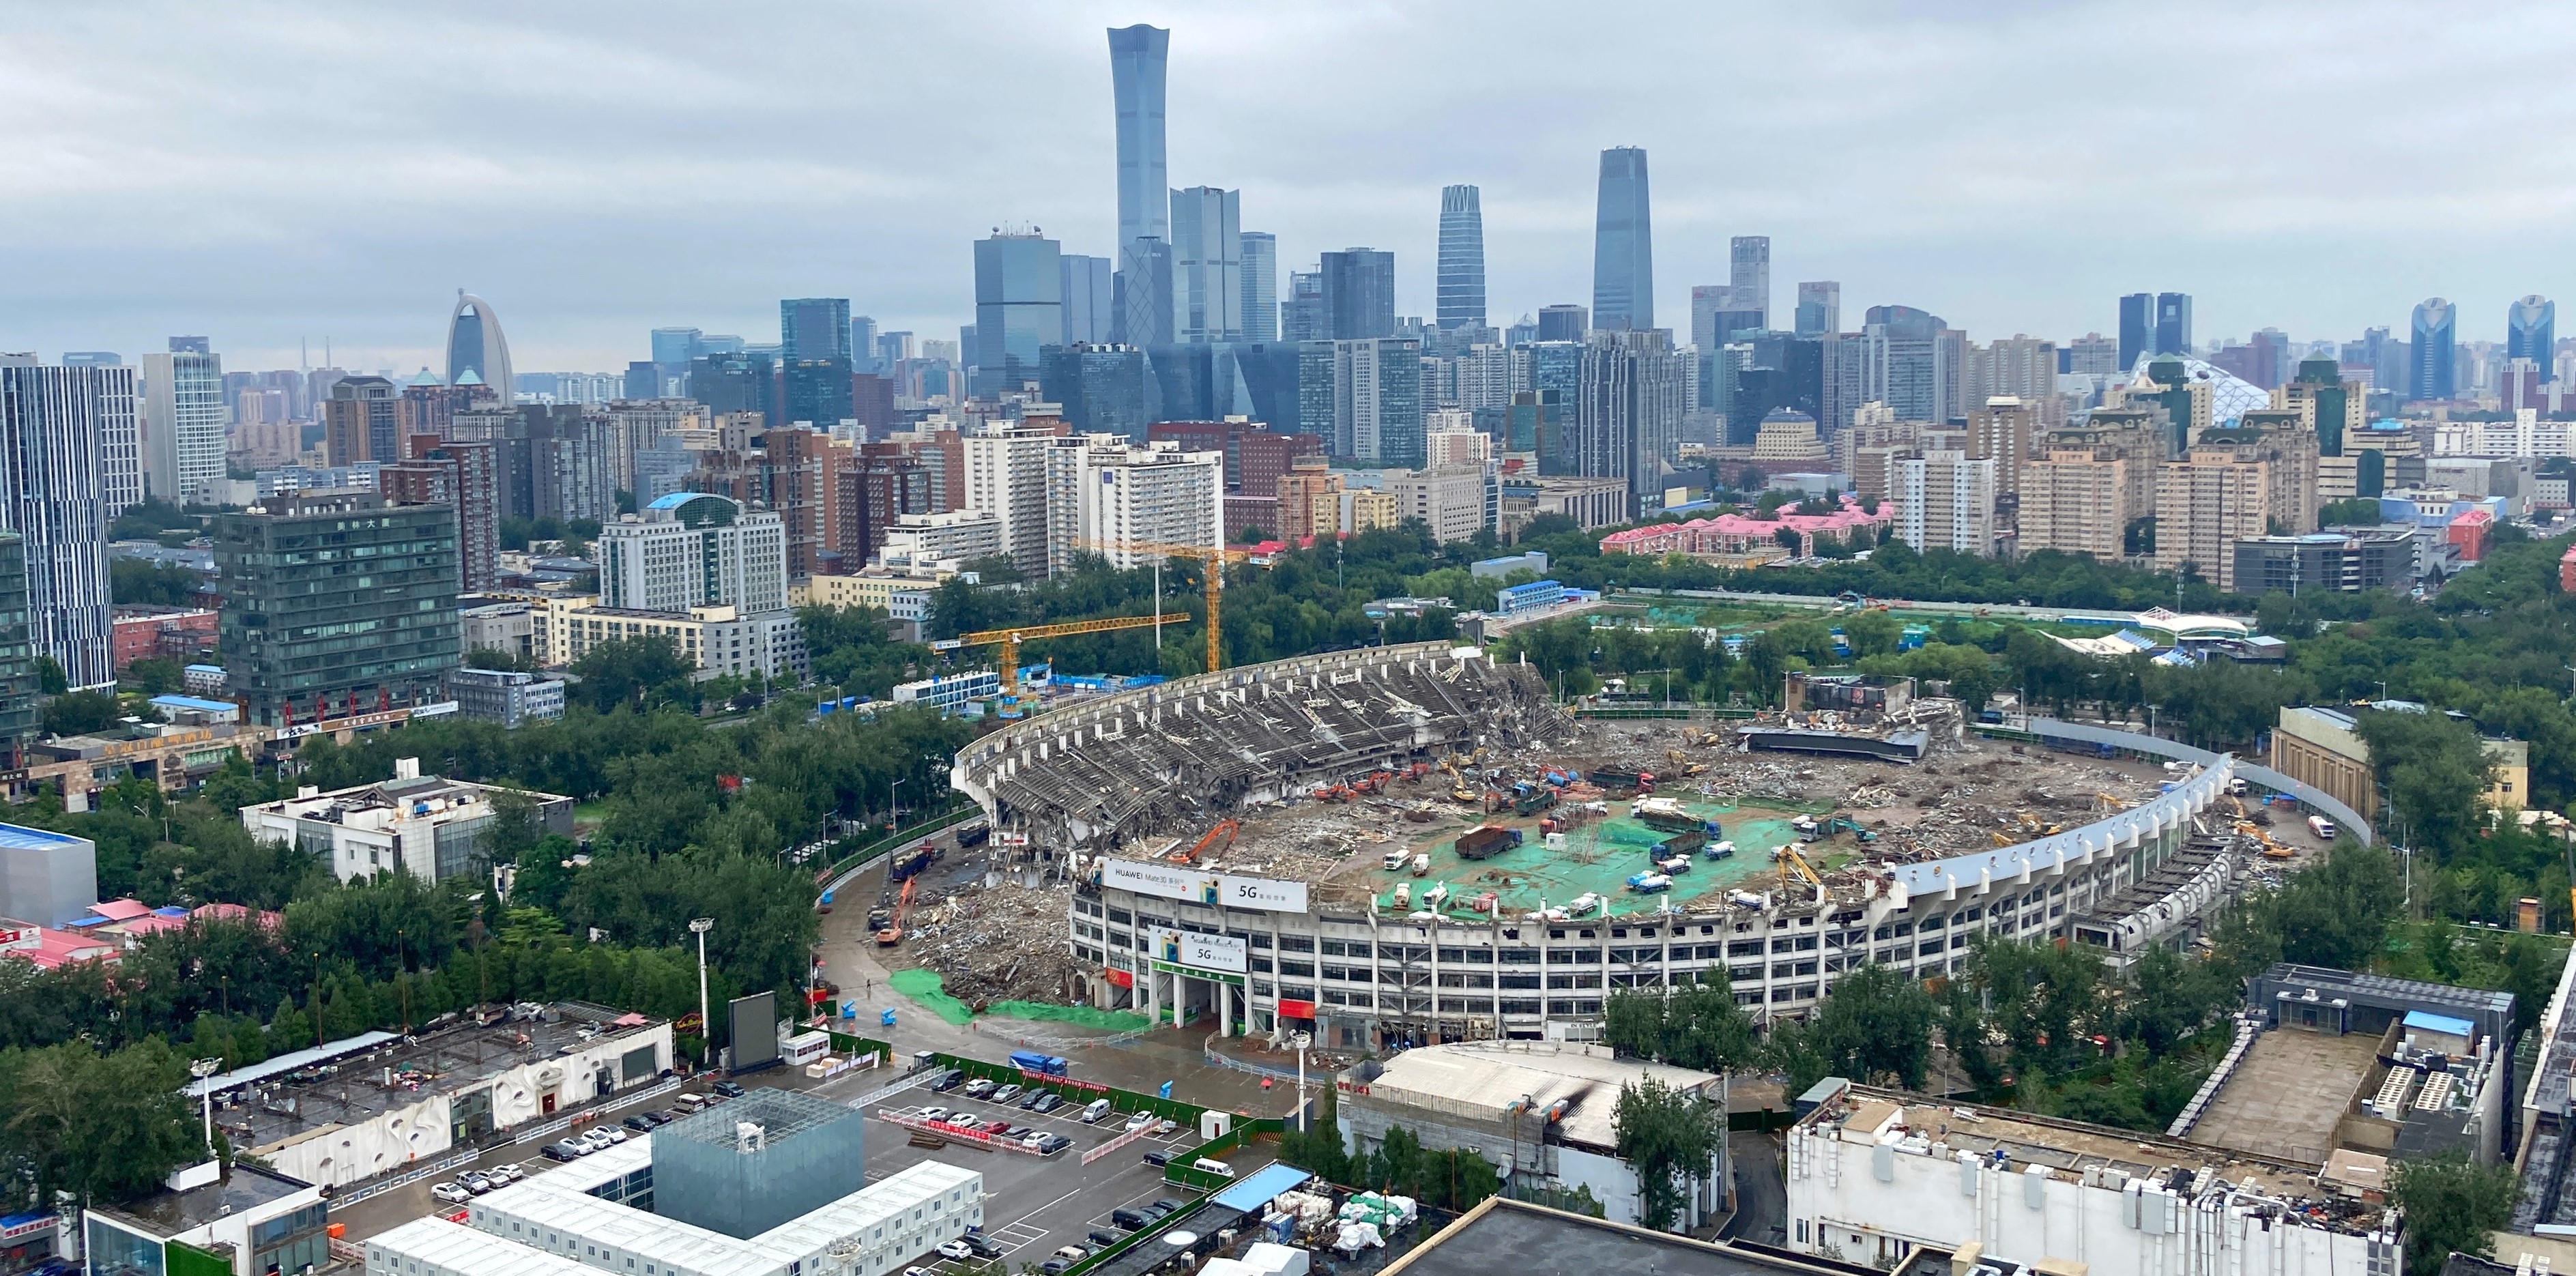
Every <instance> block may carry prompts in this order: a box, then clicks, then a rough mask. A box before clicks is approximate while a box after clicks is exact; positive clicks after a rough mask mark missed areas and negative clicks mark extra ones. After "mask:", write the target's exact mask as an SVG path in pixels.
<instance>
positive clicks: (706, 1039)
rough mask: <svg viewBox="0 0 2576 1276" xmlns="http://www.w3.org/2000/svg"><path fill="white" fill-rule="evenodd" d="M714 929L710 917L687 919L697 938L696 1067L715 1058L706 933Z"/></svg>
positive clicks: (705, 1064)
mask: <svg viewBox="0 0 2576 1276" xmlns="http://www.w3.org/2000/svg"><path fill="white" fill-rule="evenodd" d="M715 928H716V919H715V918H712V917H693V918H691V919H689V932H690V933H691V934H693V935H696V936H697V937H698V1066H699V1067H700V1068H705V1067H707V1066H708V1065H709V1064H710V1063H711V1062H712V1061H713V1060H714V1058H715V1044H714V1043H715V1039H716V1034H715V1032H714V1029H713V1026H712V1025H710V1024H709V1023H708V1022H707V932H708V931H711V930H714V929H715Z"/></svg>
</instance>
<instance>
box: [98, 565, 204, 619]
mask: <svg viewBox="0 0 2576 1276" xmlns="http://www.w3.org/2000/svg"><path fill="white" fill-rule="evenodd" d="M107 583H108V592H109V593H110V594H112V595H113V596H114V598H115V600H116V601H117V602H118V603H120V604H123V605H127V606H147V607H184V606H186V605H187V604H188V603H189V601H190V600H191V599H192V598H194V597H195V596H196V593H197V586H198V584H199V583H200V582H199V580H198V577H197V574H196V573H195V572H192V571H189V570H188V569H187V568H185V567H164V566H162V565H160V564H159V563H153V562H146V561H145V560H143V559H140V558H117V559H110V560H109V561H108V565H107Z"/></svg>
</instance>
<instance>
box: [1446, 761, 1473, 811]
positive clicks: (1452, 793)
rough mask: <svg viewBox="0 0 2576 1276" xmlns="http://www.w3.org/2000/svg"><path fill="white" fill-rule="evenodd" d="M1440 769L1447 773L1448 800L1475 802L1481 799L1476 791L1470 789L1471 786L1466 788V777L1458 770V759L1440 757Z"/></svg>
mask: <svg viewBox="0 0 2576 1276" xmlns="http://www.w3.org/2000/svg"><path fill="white" fill-rule="evenodd" d="M1440 769H1441V770H1443V771H1446V772H1448V773H1449V800H1450V801H1453V802H1475V801H1480V800H1481V799H1480V798H1478V796H1477V794H1476V791H1475V790H1474V789H1471V788H1468V787H1467V777H1466V776H1465V775H1464V774H1463V773H1461V772H1460V771H1459V770H1458V761H1457V759H1455V758H1442V759H1440Z"/></svg>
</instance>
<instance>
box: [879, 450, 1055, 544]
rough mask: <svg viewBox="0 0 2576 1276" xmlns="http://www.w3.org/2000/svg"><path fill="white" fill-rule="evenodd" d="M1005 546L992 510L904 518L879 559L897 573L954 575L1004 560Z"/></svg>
mask: <svg viewBox="0 0 2576 1276" xmlns="http://www.w3.org/2000/svg"><path fill="white" fill-rule="evenodd" d="M1040 459H1041V460H1043V459H1044V458H1043V457H1041V458H1040ZM1040 472H1041V474H1042V475H1043V472H1044V471H1043V470H1041V471H1040ZM1040 486H1041V489H1043V486H1044V484H1043V482H1041V484H1040ZM1002 545H1003V541H1002V520H1001V516H1000V515H997V514H995V513H993V512H992V511H990V510H979V509H960V510H947V511H944V512H939V513H930V514H900V515H897V516H896V517H895V520H894V525H893V526H891V527H888V528H887V529H886V531H885V541H884V544H883V545H882V546H880V547H879V549H878V551H877V559H878V561H879V562H881V563H882V564H883V565H884V566H885V567H886V568H887V569H888V570H894V571H910V572H924V571H936V570H948V571H954V570H956V569H957V568H958V567H960V566H963V565H964V564H967V563H971V562H973V561H975V560H976V559H979V558H994V557H998V556H1000V554H1001V553H1002Z"/></svg>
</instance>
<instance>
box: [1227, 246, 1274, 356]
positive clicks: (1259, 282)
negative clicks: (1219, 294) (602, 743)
mask: <svg viewBox="0 0 2576 1276" xmlns="http://www.w3.org/2000/svg"><path fill="white" fill-rule="evenodd" d="M1241 253H1242V258H1243V318H1242V319H1241V320H1239V321H1238V322H1237V324H1236V326H1237V327H1238V328H1240V329H1242V332H1243V339H1244V340H1245V341H1249V342H1254V343H1257V344H1267V343H1269V342H1273V341H1277V340H1278V339H1279V237H1278V236H1277V235H1273V234H1271V233H1270V232H1269V231H1266V230H1247V231H1245V232H1243V243H1242V248H1241Z"/></svg>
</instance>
